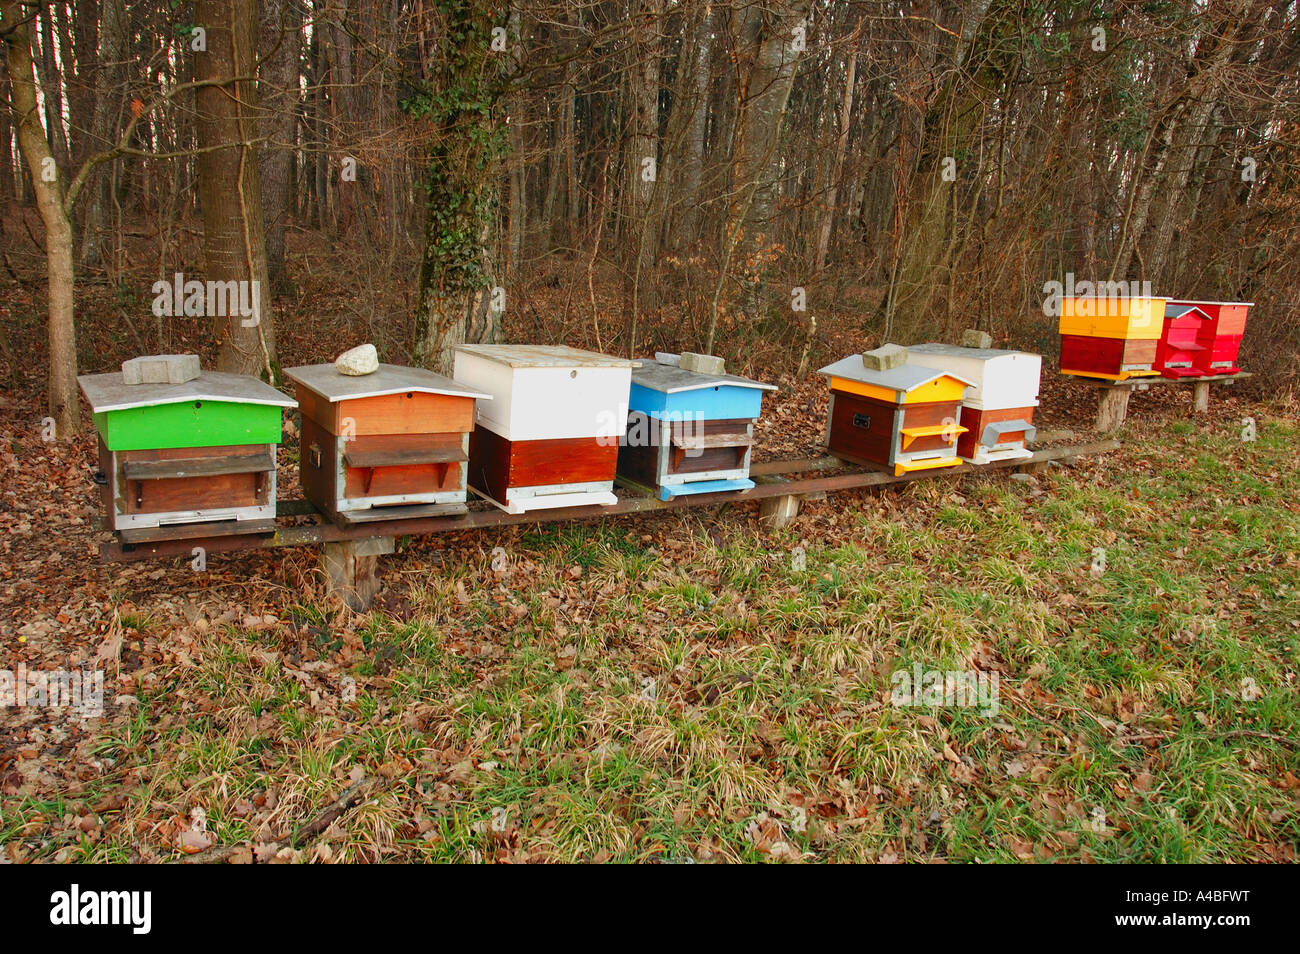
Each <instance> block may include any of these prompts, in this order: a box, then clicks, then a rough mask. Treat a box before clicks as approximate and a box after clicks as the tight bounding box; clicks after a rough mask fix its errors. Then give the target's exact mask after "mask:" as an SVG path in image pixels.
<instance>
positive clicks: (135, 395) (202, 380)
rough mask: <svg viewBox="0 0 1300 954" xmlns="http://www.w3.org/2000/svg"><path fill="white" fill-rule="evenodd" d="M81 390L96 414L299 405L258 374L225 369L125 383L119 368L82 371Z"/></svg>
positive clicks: (78, 379)
mask: <svg viewBox="0 0 1300 954" xmlns="http://www.w3.org/2000/svg"><path fill="white" fill-rule="evenodd" d="M77 383H78V384H80V385H81V390H82V393H83V394H85V395H86V400H87V401H89V402H90V406H91V408H92V409H93V410H94V412H95V413H96V414H102V413H103V412H105V411H125V410H128V409H130V408H135V407H153V406H156V405H159V404H184V403H188V402H190V401H230V402H233V403H237V404H269V405H274V406H278V407H297V406H298V402H297V401H295V400H294V399H293V398H291V397H289V396H288V395H286V394H281V393H280V392H279V391H277V390H276V389H275V388H273V387H271V386H270V385H269V384H266V383H265V382H263V381H259V380H258V379H257V378H254V377H250V376H249V375H246V374H227V373H225V372H224V371H204V372H203V373H202V374H200V375H199V376H198V377H197V378H195V379H194V380H192V381H186V382H185V383H184V384H126V383H124V382H123V381H122V373H121V372H120V371H111V372H109V373H108V374H83V375H81V376H80V377H79V378H77Z"/></svg>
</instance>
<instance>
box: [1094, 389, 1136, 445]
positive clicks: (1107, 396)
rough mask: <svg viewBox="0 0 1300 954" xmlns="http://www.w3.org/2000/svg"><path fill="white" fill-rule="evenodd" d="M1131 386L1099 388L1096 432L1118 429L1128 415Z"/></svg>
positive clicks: (1104, 432) (1101, 432)
mask: <svg viewBox="0 0 1300 954" xmlns="http://www.w3.org/2000/svg"><path fill="white" fill-rule="evenodd" d="M1132 392H1133V389H1132V388H1113V387H1108V388H1100V389H1099V390H1098V397H1097V432H1098V433H1100V434H1109V433H1110V432H1111V431H1115V430H1118V429H1119V427H1120V425H1121V424H1123V423H1124V418H1126V417H1127V416H1128V399H1129V396H1130V395H1131V394H1132Z"/></svg>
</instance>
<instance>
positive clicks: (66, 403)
mask: <svg viewBox="0 0 1300 954" xmlns="http://www.w3.org/2000/svg"><path fill="white" fill-rule="evenodd" d="M21 17H22V11H20V8H19V6H18V4H17V3H16V2H14V0H5V2H3V3H0V35H2V36H3V37H4V41H5V48H6V56H5V68H6V71H7V72H8V74H9V96H10V100H9V103H10V106H11V107H12V109H13V114H14V116H15V117H16V118H17V121H18V143H19V147H20V149H21V150H22V154H23V157H24V158H25V159H26V161H27V166H28V168H29V169H30V170H31V176H32V187H33V189H34V190H35V193H36V205H37V208H38V209H39V210H40V213H41V221H42V222H44V223H45V260H46V269H47V271H48V273H49V281H50V288H49V347H50V355H49V360H50V376H49V410H50V416H51V417H53V418H54V426H55V432H56V434H57V436H59V437H61V438H68V437H72V436H74V435H75V434H76V433H77V431H78V430H79V429H80V427H81V405H80V403H79V400H78V396H77V333H76V323H75V316H74V313H73V297H72V295H73V282H74V276H73V267H72V223H71V222H70V221H69V220H68V213H67V209H66V208H65V207H64V204H63V179H62V176H61V175H59V174H57V167H55V175H54V176H53V177H52V178H51V177H49V176H47V175H46V174H45V170H46V169H48V168H50V167H51V166H54V154H53V152H52V151H51V149H50V143H49V141H48V140H47V139H46V138H45V130H44V129H43V128H42V126H41V120H40V114H39V112H38V110H39V108H40V107H39V106H38V105H37V96H36V73H35V68H34V66H35V64H34V63H33V61H32V39H31V29H30V24H29V22H28V21H26V20H24V19H22V18H21Z"/></svg>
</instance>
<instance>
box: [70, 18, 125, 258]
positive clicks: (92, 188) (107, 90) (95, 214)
mask: <svg viewBox="0 0 1300 954" xmlns="http://www.w3.org/2000/svg"><path fill="white" fill-rule="evenodd" d="M99 10H100V26H99V47H98V51H97V55H98V59H99V68H98V69H97V70H96V71H95V108H94V113H93V115H92V117H91V121H90V137H89V140H88V143H87V151H86V155H93V154H95V153H99V152H105V151H107V150H108V149H110V148H112V146H113V145H114V140H115V139H116V137H115V136H114V135H113V132H114V128H115V126H116V119H117V110H118V105H119V101H120V99H121V95H122V90H121V88H120V86H121V76H122V66H123V61H124V60H125V58H126V10H125V9H124V8H123V6H122V0H101V2H100V5H99ZM91 177H92V178H91V180H90V182H89V183H88V186H87V191H88V192H89V196H88V198H89V201H88V202H87V203H86V215H85V221H84V222H83V223H82V233H81V265H82V267H83V268H91V267H94V266H96V265H100V264H102V263H103V262H104V258H105V256H104V222H105V219H106V218H107V216H108V208H109V206H110V205H111V204H112V201H113V196H112V180H113V167H112V166H111V165H107V164H105V165H101V166H100V167H99V168H97V169H95V170H93V171H92V172H91Z"/></svg>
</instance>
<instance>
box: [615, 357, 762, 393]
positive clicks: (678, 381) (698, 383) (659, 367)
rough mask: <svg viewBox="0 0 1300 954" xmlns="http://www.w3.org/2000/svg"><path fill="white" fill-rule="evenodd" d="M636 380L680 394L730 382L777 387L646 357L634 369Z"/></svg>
mask: <svg viewBox="0 0 1300 954" xmlns="http://www.w3.org/2000/svg"><path fill="white" fill-rule="evenodd" d="M632 383H633V384H639V385H640V386H641V387H643V388H649V389H650V390H652V391H662V392H664V393H665V394H676V393H678V392H679V391H699V390H702V389H703V388H714V387H720V386H723V385H726V386H728V387H733V388H754V389H757V390H760V391H775V390H776V385H775V384H764V383H763V382H762V381H755V380H753V379H752V378H742V377H741V376H740V375H738V374H700V373H698V372H696V371H685V370H683V369H682V368H679V367H677V366H676V365H672V364H664V363H663V362H661V361H653V360H651V359H649V358H643V359H642V362H641V367H639V368H638V369H637V370H635V371H633V372H632Z"/></svg>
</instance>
